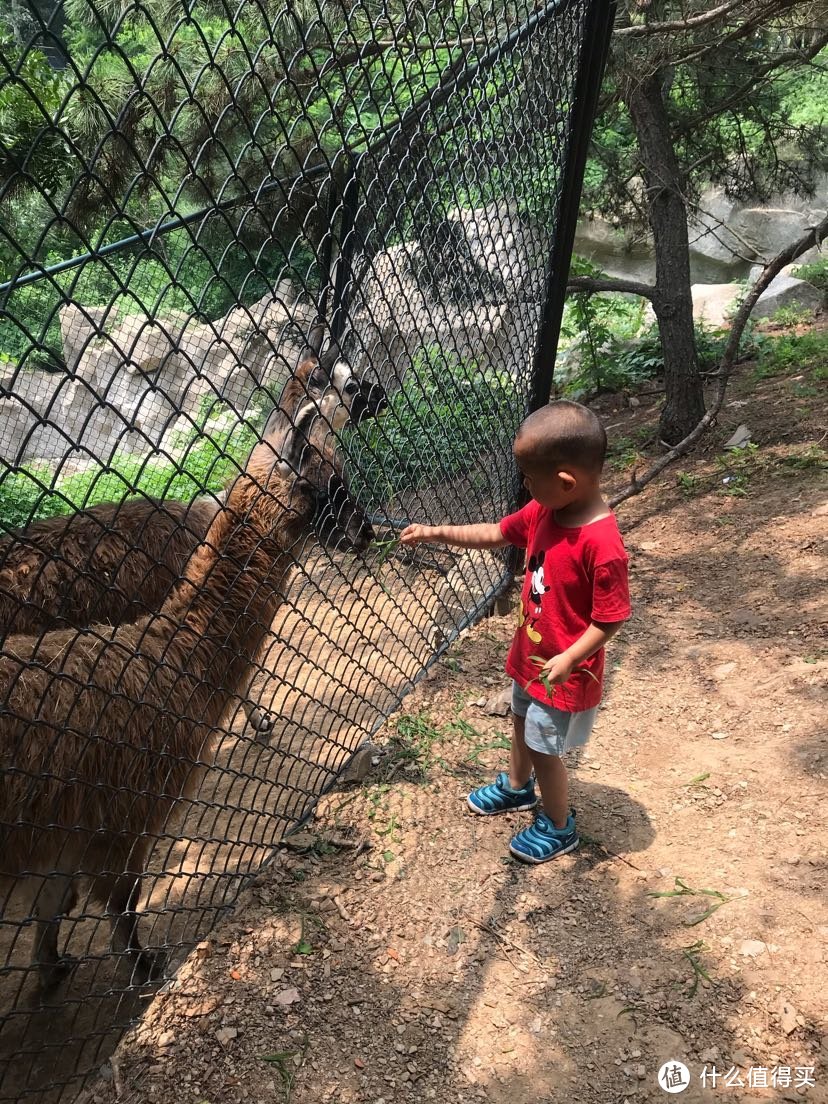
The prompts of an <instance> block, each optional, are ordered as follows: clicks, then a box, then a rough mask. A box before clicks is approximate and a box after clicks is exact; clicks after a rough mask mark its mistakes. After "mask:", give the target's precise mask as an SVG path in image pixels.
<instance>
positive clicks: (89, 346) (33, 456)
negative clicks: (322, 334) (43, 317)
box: [0, 284, 315, 464]
mask: <svg viewBox="0 0 828 1104" xmlns="http://www.w3.org/2000/svg"><path fill="white" fill-rule="evenodd" d="M121 306H122V305H121V304H120V303H119V302H117V301H116V302H114V303H112V304H111V305H110V307H109V308H108V309H106V310H105V309H104V308H92V307H83V306H80V305H78V304H69V305H67V306H66V307H64V308H63V310H62V311H61V316H60V325H61V336H62V341H63V353H64V359H65V361H66V371H65V372H56V373H49V372H42V371H24V370H20V369H17V370H15V372H14V373H13V374H10V375H9V377H8V378H6V379H4V380H2V387H3V393H4V395H6V396H8V398H7V399H6V401H5V405H4V407H3V409H2V414H3V415H4V421H5V429H4V432H3V433H2V434H0V446H2V457H3V459H5V460H6V461H7V462H8V463H13V464H20V463H22V462H24V461H27V462H28V461H37V460H55V459H63V458H66V457H69V456H71V455H73V454H75V455H76V456H78V457H82V456H86V457H87V458H95V459H97V460H100V461H103V462H108V461H110V460H111V458H112V457H113V455H114V454H115V453H116V452H119V451H123V452H135V453H147V452H152V451H154V450H157V449H158V448H159V447H161V446H162V444H164V445H168V444H169V442H171V441H173V440H175V439H176V438H179V439H180V438H182V436H186V434H187V427H189V433H190V434H191V433H192V429H193V425H194V423H196V422H198V421H199V420H203V418H204V417H206V416H209V415H210V414H211V413H214V412H215V411H214V408H215V406H216V403H217V402H222V403H226V404H227V405H229V406H231V407H232V408H233V409H234V410H235V411H236V412H237V414H238V415H240V416H247V415H249V414H251V413H252V412H253V411H254V410H260V409H262V408H265V407H267V406H268V405H269V404H270V403H271V402H273V401H274V400H275V398H276V397H277V396H278V393H279V391H280V389H281V386H282V384H283V383H284V380H285V379H286V377H287V375H288V373H289V372H290V370H291V369H292V368H293V366H294V365H295V363H296V359H297V357H298V355H299V352H300V350H301V348H302V346H303V344H304V343H305V340H306V335H307V332H308V330H309V328H310V325H311V323H312V321H313V319H314V317H315V308H314V307H313V305H312V304H310V303H304V302H297V300H296V296H295V294H294V293H293V291H292V289H291V288H290V286H289V285H287V284H282V285H280V286H279V287H278V288H277V289H276V292H275V293H274V294H270V295H267V296H264V297H263V298H262V299H261V300H259V302H258V303H254V304H253V305H252V306H251V307H242V306H239V307H234V308H233V309H232V310H231V311H229V312H228V313H227V315H225V316H224V318H220V319H218V320H217V321H215V322H209V323H205V322H203V321H200V320H197V319H195V318H190V317H189V316H187V315H185V314H183V313H178V314H175V313H173V314H171V315H169V316H168V317H165V318H153V317H150V316H149V315H146V314H139V313H131V314H123V313H122V309H121Z"/></svg>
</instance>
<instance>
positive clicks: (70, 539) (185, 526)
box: [0, 350, 385, 734]
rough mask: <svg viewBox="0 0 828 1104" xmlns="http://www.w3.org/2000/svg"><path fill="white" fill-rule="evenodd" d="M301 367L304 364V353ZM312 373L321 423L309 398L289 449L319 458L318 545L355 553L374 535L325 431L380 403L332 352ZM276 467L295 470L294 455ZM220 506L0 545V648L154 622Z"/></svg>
mask: <svg viewBox="0 0 828 1104" xmlns="http://www.w3.org/2000/svg"><path fill="white" fill-rule="evenodd" d="M306 359H307V360H308V361H310V360H312V359H313V355H312V354H311V353H310V351H308V353H307V354H306ZM314 373H315V374H316V373H318V375H317V379H316V383H317V386H318V387H319V388H321V387H324V388H325V392H324V394H325V402H324V406H325V409H326V410H327V417H323V416H321V414H320V407H319V406H318V405H316V403H315V402H314V401H313V399H312V397H311V398H306V399H305V400H303V401H302V402H301V403H300V407H301V408H302V409H300V410H298V411H297V412H296V414H297V420H298V422H299V425H298V429H299V432H298V433H297V434H296V436H295V440H294V444H293V445H292V446H291V448H292V449H293V451H294V452H296V451H297V448H298V449H299V450H301V448H304V447H305V446H304V444H303V442H305V440H306V439H307V438H310V440H311V442H312V444H313V446H314V447H316V449H317V450H318V451H319V452H320V453H321V454H324V455H325V456H326V458H327V460H326V463H327V465H328V468H327V469H326V470H328V475H329V483H328V493H327V494H326V495H325V496H322V498H321V501H320V515H321V516H320V517H319V519H318V520H319V525H318V527H317V529H318V532H319V535H320V537H321V539H322V540H323V542H324V543H325V544H327V545H335V546H336V545H339V544H341V543H346V544H347V545H348V546H349V547H356V548H357V549H360V550H362V549H363V548H364V547H365V546H366V544H367V543H368V541H369V540H370V539H371V536H372V535H373V534H372V533H371V530H370V526H369V525H368V524H367V522H366V521H365V518H364V516H363V515H362V513H361V511H359V510H358V508H357V507H355V506H354V505H353V503H351V501H350V498H349V497H348V495H347V492H346V490H345V487H344V482H343V472H342V463H341V460H340V459H339V457H338V454H337V453H336V452H335V451H334V450H335V443H336V442H335V440H334V438H333V436H332V434H331V429H332V428H335V429H337V430H339V429H341V428H342V427H343V425H345V424H346V423H347V422H348V420H351V421H353V422H354V423H357V422H359V421H361V420H363V419H364V418H368V417H374V416H375V415H376V414H377V413H378V412H379V411H380V410H381V409H382V407H383V406H384V404H385V394H384V392H383V391H382V389H381V388H379V387H378V386H377V385H373V386H371V385H366V384H363V383H362V382H361V381H360V380H358V379H357V378H356V377H355V376H354V375H353V372H352V370H351V368H350V366H349V365H348V363H347V362H346V361H344V360H343V359H342V358H341V357H340V356H339V355H338V354H337V353H334V354H333V356H332V353H331V350H328V352H327V353H326V354H325V355H323V357H322V358H321V359H320V360H319V367H318V369H317V368H314ZM303 410H304V414H303ZM277 417H278V413H274V415H273V418H274V419H275V418H277ZM328 418H329V419H330V423H329V421H328ZM296 442H298V446H297V445H296ZM332 453H333V454H332ZM331 454H332V455H331ZM285 459H286V460H287V462H288V463H289V464H290V463H292V464H294V465H296V464H299V463H300V462H301V456H300V455H294V456H292V457H286V458H285ZM219 506H220V503H219V502H218V500H217V499H215V498H200V499H196V500H195V501H194V502H192V503H190V504H185V503H182V502H174V501H171V500H165V501H164V502H156V501H152V500H149V499H146V500H142V499H134V500H130V501H127V502H123V503H120V504H111V505H110V504H106V505H100V506H93V507H91V508H89V509H86V510H82V511H80V512H79V513H76V514H71V515H68V516H63V517H56V518H47V519H45V520H42V521H37V522H34V523H33V524H32V525H30V526H28V527H27V528H26V529H22V530H19V531H17V532H14V533H11V534H9V535H8V536H6V537H5V538H2V539H0V641H2V638H3V637H4V636H5V635H10V634H14V633H29V634H32V635H34V634H35V633H39V632H44V631H48V630H52V629H58V628H77V629H84V628H88V626H90V625H93V624H109V625H119V624H122V623H124V622H131V621H135V620H137V619H138V618H139V617H143V616H146V615H148V614H150V613H154V612H156V611H157V610H159V609H160V608H161V605H162V603H163V601H164V599H165V598H166V597H167V595H168V594H170V592H171V590H172V588H173V585H174V584H175V582H176V581H177V580H178V579H180V578H181V574H182V572H183V570H184V565H185V564H186V563H187V561H188V560H189V558H190V556H191V555H192V554H193V552H194V551H195V549H196V547H197V546H198V545H199V544H200V543H201V541H203V540H204V537H205V535H206V533H207V529H208V527H209V525H210V523H211V522H212V520H213V518H214V517H215V516H216V513H217V511H218V509H219ZM243 706H244V709H245V712H246V714H247V717H248V720H249V721H250V722H251V724H252V725H253V726H254V727H255V728H256V729H257V730H258V731H259V732H260V733H262V734H264V733H267V732H269V731H270V729H271V727H272V721H271V718H270V717H269V716H268V715H267V714H266V713H265V712H264V711H262V710H261V709H259V708H258V707H257V706H254V705H253V704H252V703H251V702H249V701H246V700H245V701H244V702H243Z"/></svg>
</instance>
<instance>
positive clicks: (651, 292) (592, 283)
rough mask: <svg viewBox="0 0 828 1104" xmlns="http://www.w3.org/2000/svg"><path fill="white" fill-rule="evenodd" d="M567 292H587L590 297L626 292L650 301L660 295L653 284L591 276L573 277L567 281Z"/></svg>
mask: <svg viewBox="0 0 828 1104" xmlns="http://www.w3.org/2000/svg"><path fill="white" fill-rule="evenodd" d="M566 290H567V291H580V292H587V293H588V294H589V295H594V294H595V293H596V292H599V291H626V292H629V293H630V294H632V295H641V296H643V298H644V299H650V300H652V299H655V297H656V295H657V294H658V289H657V288H656V287H655V286H654V285H653V284H641V283H639V282H638V281H637V280H622V279H615V278H614V277H611V276H606V277H603V276H602V277H600V278H596V279H593V277H591V276H573V277H572V279H570V280H568V281H567V285H566Z"/></svg>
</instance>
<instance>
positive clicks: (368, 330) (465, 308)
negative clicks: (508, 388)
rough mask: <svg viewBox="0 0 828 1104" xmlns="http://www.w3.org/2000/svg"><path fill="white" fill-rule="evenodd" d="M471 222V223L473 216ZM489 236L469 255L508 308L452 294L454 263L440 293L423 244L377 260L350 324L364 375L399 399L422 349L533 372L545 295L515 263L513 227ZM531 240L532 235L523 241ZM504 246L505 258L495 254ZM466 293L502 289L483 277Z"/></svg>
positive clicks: (471, 282)
mask: <svg viewBox="0 0 828 1104" xmlns="http://www.w3.org/2000/svg"><path fill="white" fill-rule="evenodd" d="M483 210H484V211H487V212H488V211H490V209H489V208H484V209H483ZM467 214H468V216H469V219H470V218H471V216H472V215H473V214H474V212H467ZM491 217H493V216H491ZM469 225H471V223H469ZM484 225H485V223H484ZM489 225H490V227H491V226H492V224H491V223H490V224H489ZM487 233H489V232H488V231H487V232H485V233H484V232H481V233H480V234H479V235H478V237H477V239H475V241H473V242H472V244H471V245H470V247H469V248H470V253H472V254H475V251H478V250H479V251H478V252H477V253H476V255H477V258H478V261H479V262H480V265H481V266H482V265H485V273H484V275H485V274H486V273H487V274H489V275H498V278H499V279H501V278H502V280H503V285H502V287H501V289H500V292H499V294H500V295H501V296H502V301H498V302H488V301H486V300H485V298H483V296H482V292H481V298H479V299H478V300H477V301H474V302H467V301H466V302H464V301H458V300H457V299H453V298H452V295H450V294H447V293H446V283H445V281H446V280H447V279H448V275H447V274H448V273H449V272H450V271H451V264H453V262H451V263H447V264H444V265H443V266H442V269H441V274H440V278H439V281H438V282H437V284H436V286H435V284H434V282H433V281H432V279H431V278H429V279H428V280H426V279H424V277H423V273H424V271H426V270H427V269H428V267H429V265H431V264H432V261H431V260H430V259H429V258H428V257H427V256H426V253H425V250H424V248H423V247H422V246H421V245H420V243H419V242H416V241H414V242H403V243H401V244H398V245H393V246H390V247H389V248H388V249H387V250H385V251H384V252H382V253H379V254H377V255H376V256H375V257H373V258H372V259H371V261H370V264H369V269H368V273H367V275H366V276H365V278H364V279H363V281H362V283H361V286H360V296H359V303H358V307H357V309H355V310H354V312H353V317H352V328H353V333H352V340H351V341H350V343H349V349H351V350H352V352H351V355H352V359H353V360H354V362H355V366H356V367H357V369H358V370H360V371H362V370H365V369H366V368H367V367H369V366H370V367H371V368H372V369H373V371H374V372H375V373H376V375H377V377H378V379H379V382H380V383H382V385H383V386H384V387H385V389H386V390H388V391H393V390H394V389H395V388H396V387H397V386H399V384H400V383H401V382H402V380H403V379H404V377H405V374H406V372H407V371H408V369H409V368H410V367H411V365H412V363H413V362H414V360H415V358H416V357H417V356H418V354H419V353H420V352H421V351H422V349H423V348H424V347H426V346H433V347H436V348H437V349H439V350H440V352H441V353H442V354H443V355H444V356H445V357H446V358H447V359H449V360H451V358H452V357H457V358H459V359H461V360H471V361H474V362H475V363H476V364H477V365H478V366H479V368H480V369H481V371H485V370H487V369H496V370H506V371H510V372H512V373H513V374H515V375H520V374H522V373H526V372H527V371H528V369H529V361H528V360H527V357H529V358H530V359H531V355H532V350H533V346H534V335H535V333H536V330H537V324H538V319H539V312H540V308H539V305H538V304H539V303H540V302H541V300H542V292H540V291H538V290H537V289H536V288H534V285H533V283H532V280H531V278H530V277H529V276H528V271H529V268H528V267H526V266H525V267H524V269H522V270H521V269H520V267H519V265H518V263H517V259H516V258H517V256H518V254H519V247H518V245H517V244H516V243H517V242H518V237H517V236H516V235H517V233H518V232H517V230H516V228H515V225H512V230H511V231H510V232H509V233H504V234H502V235H499V233H498V232H497V231H496V228H492V229H491V234H490V236H489V237H487V236H486V234H487ZM530 233H531V231H526V234H527V239H525V240H528V235H529V234H530ZM484 242H486V243H487V245H486V247H485V248H484V245H483V244H482V243H484ZM501 245H502V248H503V250H504V252H503V254H502V257H501V255H500V254H499V253H498V252H497V248H498V247H499V246H501ZM527 248H528V246H527ZM499 257H501V260H500V261H499V260H498V258H499ZM501 261H502V263H501ZM358 269H359V262H357V270H358ZM478 275H479V273H478ZM507 285H508V286H507ZM468 286H469V287H471V288H477V289H488V291H492V290H493V289H494V288H495V287H496V285H495V283H494V282H490V283H487V282H486V279H482V280H479V279H478V278H477V276H473V277H470V279H469V281H468ZM530 292H532V293H533V294H535V293H537V298H536V299H520V296H522V295H529V294H530ZM510 297H512V298H511V299H510Z"/></svg>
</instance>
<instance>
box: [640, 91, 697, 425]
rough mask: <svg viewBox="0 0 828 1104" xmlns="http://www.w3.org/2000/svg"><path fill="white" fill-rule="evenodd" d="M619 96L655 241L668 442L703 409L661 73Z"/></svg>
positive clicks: (677, 176)
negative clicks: (634, 140) (628, 118)
mask: <svg viewBox="0 0 828 1104" xmlns="http://www.w3.org/2000/svg"><path fill="white" fill-rule="evenodd" d="M625 99H626V101H627V107H628V108H629V111H630V116H631V118H632V121H633V126H634V127H635V132H636V137H637V139H638V148H639V152H640V154H641V161H642V164H643V168H644V182H645V184H646V188H647V211H648V216H649V220H650V226H651V227H652V231H653V239H654V243H655V262H656V294H655V296H654V298H653V309H654V311H655V316H656V318H657V319H658V326H659V332H660V335H661V347H662V350H663V354H664V384H665V389H666V392H667V402H666V404H665V406H664V410H663V411H662V414H661V420H660V423H659V431H660V435H661V438H662V440H663V441H665V442H666V443H667V444H669V445H674V444H676V443H677V442H678V441H680V440H682V438H684V437H686V436H687V434H688V433H689V432H690V431H691V430H692V429H693V427H694V426H695V425H697V423H698V422H699V420H700V419H701V417H702V415H703V414H704V394H703V391H702V384H701V377H700V376H699V364H698V357H697V355H696V339H695V333H694V330H693V299H692V295H691V292H690V246H689V241H688V237H687V208H686V206H685V202H684V195H683V179H682V175H681V171H680V169H679V165H678V160H677V158H676V153H675V150H674V149H673V145H672V142H671V140H670V128H669V123H668V120H667V111H666V108H665V105H664V94H663V92H662V75H661V74H660V73H656V74H654V75H653V76H651V77H648V78H647V79H646V80H644V81H641V82H640V83H639V82H637V81H636V80H634V79H633V80H631V81H630V86H629V91H628V92H627V94H626V96H625Z"/></svg>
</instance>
